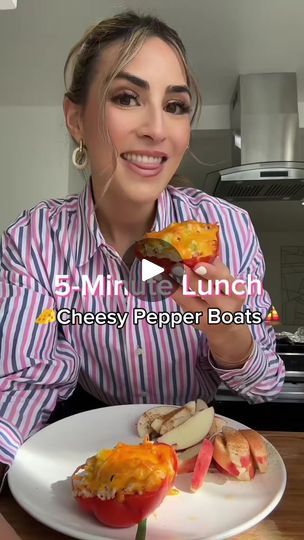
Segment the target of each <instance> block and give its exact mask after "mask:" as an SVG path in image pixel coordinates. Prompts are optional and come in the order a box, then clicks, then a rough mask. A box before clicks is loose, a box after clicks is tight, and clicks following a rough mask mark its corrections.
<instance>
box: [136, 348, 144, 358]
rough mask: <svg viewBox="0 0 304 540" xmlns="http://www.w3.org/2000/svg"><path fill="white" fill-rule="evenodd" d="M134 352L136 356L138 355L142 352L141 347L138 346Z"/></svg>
mask: <svg viewBox="0 0 304 540" xmlns="http://www.w3.org/2000/svg"><path fill="white" fill-rule="evenodd" d="M135 352H136V354H137V355H138V356H140V355H141V354H143V352H144V351H143V349H141V348H140V347H138V348H137V349H136V351H135Z"/></svg>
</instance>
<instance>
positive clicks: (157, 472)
mask: <svg viewBox="0 0 304 540" xmlns="http://www.w3.org/2000/svg"><path fill="white" fill-rule="evenodd" d="M174 475H175V471H174V463H173V460H172V450H171V448H170V447H169V446H168V447H167V446H166V445H158V444H154V443H152V442H150V441H145V442H144V443H143V444H141V445H138V446H133V445H128V444H124V443H119V444H117V445H116V447H115V448H114V449H112V450H108V449H105V450H100V451H99V452H98V453H97V454H96V456H94V457H92V458H89V459H88V460H87V462H86V465H85V467H84V470H83V471H82V472H81V473H80V474H78V478H77V482H74V486H75V487H76V494H78V495H82V496H95V495H97V496H100V497H101V498H113V497H115V496H116V497H117V498H121V497H123V494H124V493H140V494H142V493H144V492H146V491H154V490H157V489H158V488H159V487H160V486H161V484H162V483H163V481H164V480H165V479H166V478H169V480H170V481H171V480H172V479H173V477H174ZM76 477H77V475H76Z"/></svg>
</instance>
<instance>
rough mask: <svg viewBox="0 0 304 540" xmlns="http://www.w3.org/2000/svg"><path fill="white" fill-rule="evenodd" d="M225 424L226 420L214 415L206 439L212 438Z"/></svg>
mask: <svg viewBox="0 0 304 540" xmlns="http://www.w3.org/2000/svg"><path fill="white" fill-rule="evenodd" d="M226 425H227V421H226V420H224V419H223V418H219V417H218V416H214V419H213V422H212V426H211V428H210V431H209V433H208V435H207V437H208V439H212V438H214V437H215V436H216V435H217V434H218V433H221V431H222V429H223V427H224V426H226Z"/></svg>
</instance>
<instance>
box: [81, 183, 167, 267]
mask: <svg viewBox="0 0 304 540" xmlns="http://www.w3.org/2000/svg"><path fill="white" fill-rule="evenodd" d="M171 207H172V200H171V196H170V192H169V190H168V189H167V188H166V189H164V190H163V191H162V192H161V194H160V195H159V197H158V199H157V208H156V215H155V219H154V223H153V226H152V228H151V231H155V232H157V231H161V230H162V229H165V227H168V225H170V223H171V221H172V218H171V219H170V217H171V213H172V212H171ZM77 231H78V234H77V240H76V258H75V261H76V266H77V267H79V266H82V265H83V264H85V263H87V262H88V261H89V260H90V259H91V257H93V255H94V254H95V253H96V251H97V250H98V248H99V247H100V246H102V245H103V246H107V242H106V240H105V238H104V236H103V235H102V232H101V230H100V228H99V225H98V222H97V218H96V214H95V207H94V198H93V191H92V180H91V178H90V179H89V181H88V182H87V185H86V187H85V189H84V190H83V191H82V192H81V193H80V195H79V198H78V208H77Z"/></svg>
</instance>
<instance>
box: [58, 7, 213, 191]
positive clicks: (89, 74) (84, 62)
mask: <svg viewBox="0 0 304 540" xmlns="http://www.w3.org/2000/svg"><path fill="white" fill-rule="evenodd" d="M150 37H159V38H160V39H162V40H163V41H164V42H166V43H167V44H168V45H170V46H171V47H173V48H174V49H175V51H176V52H177V54H178V56H179V58H180V59H181V61H182V64H183V66H184V69H185V73H186V78H187V84H188V85H189V87H190V89H191V94H192V96H193V97H192V116H191V125H192V124H193V122H194V121H195V120H196V118H198V117H199V115H200V111H201V106H202V99H201V94H200V90H199V87H198V84H197V82H196V80H195V78H194V76H193V75H192V72H191V69H190V67H189V64H188V61H187V56H186V50H185V47H184V45H183V43H182V41H181V39H180V37H179V36H178V34H177V32H176V31H175V30H174V29H173V28H171V27H170V26H168V25H167V24H166V23H164V22H163V21H161V20H160V19H159V18H157V17H154V16H150V15H139V14H136V13H135V12H134V11H126V12H123V13H119V14H117V15H115V16H114V17H112V18H110V19H105V20H102V21H100V22H99V23H98V24H96V25H94V26H92V27H91V28H89V29H88V30H87V31H86V32H85V34H84V35H83V37H82V38H81V39H80V40H79V41H78V42H77V43H76V44H75V45H74V47H73V48H72V49H71V51H70V52H69V55H68V57H67V60H66V62H65V65H64V82H65V89H66V92H65V94H64V95H65V97H67V98H68V99H70V100H71V101H72V102H73V103H75V104H77V105H82V106H85V105H86V102H87V98H88V94H89V89H90V86H91V84H92V82H93V81H94V79H95V77H96V73H97V66H98V65H99V61H100V57H101V54H102V52H103V51H104V50H105V49H106V48H107V47H108V46H110V45H113V44H120V48H119V52H118V57H117V58H115V62H114V63H113V65H112V67H111V68H110V72H109V73H107V74H106V78H105V81H104V82H103V84H102V85H101V87H100V89H99V97H100V101H99V131H100V134H101V135H102V136H103V137H105V138H106V140H107V141H108V142H109V143H110V144H111V145H112V149H113V169H112V172H111V174H110V175H109V179H108V181H107V183H106V186H105V191H106V189H107V188H108V186H109V183H110V181H111V179H112V176H113V174H114V172H115V169H116V162H117V153H116V149H115V148H114V145H113V144H112V142H111V140H110V136H109V133H108V130H107V126H106V124H105V121H104V118H105V103H106V101H107V97H108V93H109V90H110V87H111V85H112V82H113V80H114V79H115V77H116V76H117V74H118V73H120V72H121V71H122V70H123V68H124V67H125V66H126V65H127V64H128V63H129V62H130V61H131V60H132V59H133V58H134V57H135V55H136V54H137V53H138V51H139V50H140V48H141V47H142V45H143V44H144V43H145V41H146V40H147V39H148V38H150ZM178 178H179V177H177V176H176V178H174V177H173V178H172V179H171V181H170V183H175V184H176V185H180V180H179V179H178ZM174 179H176V182H174ZM105 191H104V192H105Z"/></svg>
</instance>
